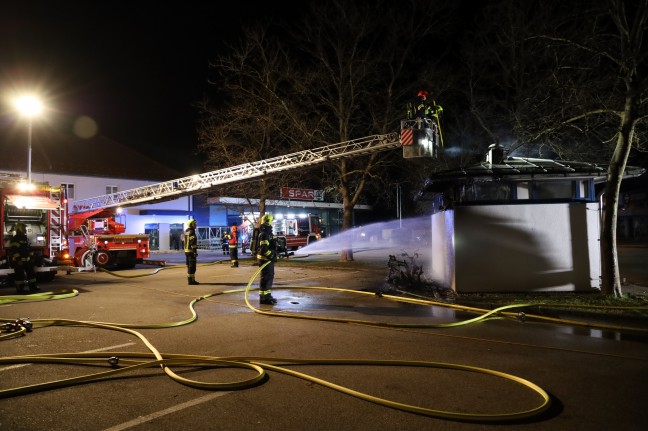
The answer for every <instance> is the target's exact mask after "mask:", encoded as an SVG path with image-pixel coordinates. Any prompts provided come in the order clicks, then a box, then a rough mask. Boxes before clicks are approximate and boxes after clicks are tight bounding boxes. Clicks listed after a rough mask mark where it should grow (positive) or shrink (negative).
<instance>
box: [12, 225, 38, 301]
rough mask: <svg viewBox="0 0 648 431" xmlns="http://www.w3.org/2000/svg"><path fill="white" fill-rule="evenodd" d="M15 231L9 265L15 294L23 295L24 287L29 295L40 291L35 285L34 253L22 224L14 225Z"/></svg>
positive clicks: (25, 228)
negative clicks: (13, 280)
mask: <svg viewBox="0 0 648 431" xmlns="http://www.w3.org/2000/svg"><path fill="white" fill-rule="evenodd" d="M15 230H16V232H15V234H14V236H13V237H12V238H11V241H10V247H11V248H10V252H9V264H10V266H11V267H12V268H13V270H14V273H15V277H16V278H15V283H16V292H17V293H19V294H20V293H25V288H26V287H28V288H29V292H30V293H35V292H38V291H39V290H40V289H39V288H38V286H37V285H36V271H35V269H34V265H35V262H34V252H33V251H32V250H31V247H30V245H29V239H28V238H27V227H26V226H25V224H24V223H16V226H15Z"/></svg>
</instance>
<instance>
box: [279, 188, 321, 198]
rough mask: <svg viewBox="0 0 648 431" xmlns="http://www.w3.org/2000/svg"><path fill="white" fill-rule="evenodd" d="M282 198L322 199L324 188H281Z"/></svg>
mask: <svg viewBox="0 0 648 431" xmlns="http://www.w3.org/2000/svg"><path fill="white" fill-rule="evenodd" d="M281 198H282V199H299V200H302V201H323V200H324V190H313V189H295V188H292V187H282V188H281Z"/></svg>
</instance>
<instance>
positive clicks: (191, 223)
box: [187, 219, 196, 229]
mask: <svg viewBox="0 0 648 431" xmlns="http://www.w3.org/2000/svg"><path fill="white" fill-rule="evenodd" d="M188 228H194V229H195V228H196V220H194V219H191V220H189V221H188V222H187V229H188Z"/></svg>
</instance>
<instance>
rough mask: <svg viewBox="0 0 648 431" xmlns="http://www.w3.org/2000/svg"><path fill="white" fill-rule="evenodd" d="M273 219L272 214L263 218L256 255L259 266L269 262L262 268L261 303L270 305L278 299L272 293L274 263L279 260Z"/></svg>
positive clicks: (260, 283)
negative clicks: (273, 231) (273, 232)
mask: <svg viewBox="0 0 648 431" xmlns="http://www.w3.org/2000/svg"><path fill="white" fill-rule="evenodd" d="M272 220H273V217H272V215H271V214H266V215H264V216H263V218H262V219H261V226H260V227H259V245H258V251H257V255H256V258H257V261H258V262H259V266H263V265H265V264H266V263H267V265H265V266H264V267H263V269H262V270H261V279H260V282H259V303H261V304H269V305H274V304H276V303H277V300H276V299H275V298H273V297H272V295H271V291H272V283H273V282H274V264H275V262H276V261H277V243H276V240H275V238H274V235H273V234H272ZM268 262H269V263H268Z"/></svg>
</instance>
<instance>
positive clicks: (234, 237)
mask: <svg viewBox="0 0 648 431" xmlns="http://www.w3.org/2000/svg"><path fill="white" fill-rule="evenodd" d="M229 255H230V267H231V268H238V266H239V264H238V232H237V230H236V225H234V226H232V231H231V233H230V239H229Z"/></svg>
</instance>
